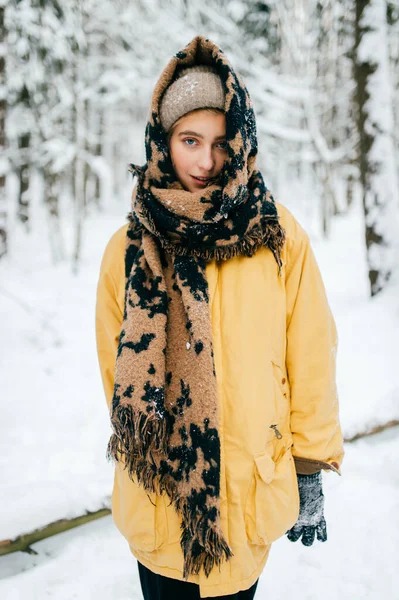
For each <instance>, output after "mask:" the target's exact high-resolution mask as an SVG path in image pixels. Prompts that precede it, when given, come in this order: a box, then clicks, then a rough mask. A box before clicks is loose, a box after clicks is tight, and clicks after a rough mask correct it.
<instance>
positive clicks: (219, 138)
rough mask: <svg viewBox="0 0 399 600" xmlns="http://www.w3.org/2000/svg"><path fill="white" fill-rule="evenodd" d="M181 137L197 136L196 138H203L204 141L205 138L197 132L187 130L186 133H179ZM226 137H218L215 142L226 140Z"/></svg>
mask: <svg viewBox="0 0 399 600" xmlns="http://www.w3.org/2000/svg"><path fill="white" fill-rule="evenodd" d="M180 135H195V137H199V138H201V139H204V136H203V135H201V134H200V133H197V132H196V131H189V130H185V131H181V132H180V133H179V136H180ZM225 137H226V136H225V135H218V136H217V137H216V138H215V140H224V138H225Z"/></svg>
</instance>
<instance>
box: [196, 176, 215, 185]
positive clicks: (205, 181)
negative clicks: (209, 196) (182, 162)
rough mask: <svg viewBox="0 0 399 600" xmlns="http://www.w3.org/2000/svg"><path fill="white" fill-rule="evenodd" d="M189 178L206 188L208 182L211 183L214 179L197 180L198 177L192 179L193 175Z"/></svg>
mask: <svg viewBox="0 0 399 600" xmlns="http://www.w3.org/2000/svg"><path fill="white" fill-rule="evenodd" d="M190 177H191V178H192V179H193V180H194V181H195V183H197V184H198V185H202V186H206V185H207V184H208V183H209V182H211V181H213V180H214V179H215V178H214V177H207V178H206V179H198V177H194V175H190Z"/></svg>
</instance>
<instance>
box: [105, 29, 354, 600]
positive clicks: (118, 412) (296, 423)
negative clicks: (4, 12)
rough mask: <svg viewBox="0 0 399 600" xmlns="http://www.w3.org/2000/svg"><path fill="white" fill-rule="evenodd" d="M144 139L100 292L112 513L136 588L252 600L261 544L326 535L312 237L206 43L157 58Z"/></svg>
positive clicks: (322, 320) (325, 388) (320, 343)
mask: <svg viewBox="0 0 399 600" xmlns="http://www.w3.org/2000/svg"><path fill="white" fill-rule="evenodd" d="M145 143H146V156H147V162H146V164H145V165H144V167H137V166H134V165H131V169H132V172H133V173H134V174H135V176H136V177H137V182H136V185H135V188H134V190H133V198H132V210H131V212H130V213H129V215H128V223H127V224H126V225H124V226H123V227H121V228H120V229H119V230H118V231H117V232H116V233H115V234H114V235H113V237H112V238H111V240H110V242H109V243H108V245H107V247H106V250H105V254H104V257H103V261H102V265H101V272H100V278H99V283H98V294H97V312H96V328H97V345H98V355H99V361H100V367H101V372H102V377H103V382H104V387H105V393H106V397H107V402H108V406H109V409H110V415H111V423H112V427H113V434H112V436H111V438H110V441H109V444H108V457H109V458H112V459H113V460H114V461H115V480H114V488H113V494H112V513H113V517H114V520H115V523H116V525H117V527H118V528H119V530H120V531H121V533H122V534H123V535H124V536H125V538H126V539H127V541H128V543H129V546H130V550H131V552H132V553H133V555H134V556H135V557H136V558H137V560H138V566H139V574H140V580H141V585H142V590H143V594H144V598H145V599H146V600H148V599H151V600H164V599H169V598H176V599H179V598H184V599H185V600H186V599H191V598H200V597H201V598H204V597H213V598H219V597H227V598H235V599H238V598H241V599H242V600H243V599H248V600H249V599H251V598H253V597H254V594H255V590H256V585H257V582H258V578H259V576H260V574H261V572H262V570H263V568H264V566H265V563H266V561H267V558H268V554H269V550H270V546H271V543H272V542H273V541H274V540H276V539H277V538H279V537H280V536H282V535H284V534H285V533H288V537H289V539H290V540H292V541H295V540H297V539H299V538H301V540H302V542H303V543H304V544H305V545H311V544H312V543H313V541H314V538H315V536H317V538H318V539H319V540H321V541H325V540H326V538H327V535H326V525H325V520H324V515H323V493H322V483H321V471H322V470H325V471H334V472H338V473H339V472H340V471H339V468H340V464H341V461H342V458H343V445H342V433H341V429H340V424H339V416H338V402H337V394H336V386H335V354H336V329H335V325H334V321H333V318H332V315H331V312H330V309H329V306H328V303H327V300H326V294H325V289H324V286H323V283H322V280H321V277H320V273H319V269H318V267H317V264H316V261H315V258H314V255H313V253H312V250H311V247H310V244H309V239H308V236H307V234H306V233H305V231H304V230H303V229H302V227H301V226H300V225H299V224H298V223H297V221H296V220H295V218H294V217H293V216H292V214H291V213H290V212H289V211H288V210H287V209H286V208H285V207H284V206H282V205H280V204H277V203H276V202H274V200H273V197H272V196H271V194H270V192H269V191H268V190H267V188H266V186H265V184H264V182H263V179H262V175H261V173H260V172H259V171H258V170H257V168H256V154H257V138H256V127H255V118H254V113H253V109H252V104H251V101H250V98H249V95H248V92H247V90H246V88H245V86H244V85H243V83H242V81H241V80H240V78H239V77H238V75H237V74H236V73H235V72H234V70H233V69H232V67H231V66H230V64H229V63H228V61H227V59H226V56H225V55H224V53H223V52H222V51H221V50H220V49H219V48H218V47H217V46H216V45H215V44H214V43H212V42H211V41H210V40H208V39H206V38H203V37H196V38H194V39H193V40H192V41H191V42H190V43H189V44H188V45H187V46H186V47H185V48H184V49H183V50H182V51H181V52H178V53H177V54H176V55H175V56H174V57H173V58H172V60H171V61H170V62H169V64H168V65H167V66H166V68H165V70H164V71H163V73H162V75H161V77H160V79H159V81H158V83H157V85H156V87H155V90H154V93H153V97H152V104H151V110H150V117H149V121H148V124H147V128H146V140H145Z"/></svg>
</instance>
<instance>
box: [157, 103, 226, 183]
mask: <svg viewBox="0 0 399 600" xmlns="http://www.w3.org/2000/svg"><path fill="white" fill-rule="evenodd" d="M169 150H170V155H171V158H172V163H173V166H174V169H175V173H176V176H177V178H178V180H179V181H180V183H181V184H182V186H183V188H184V189H185V190H187V191H189V192H196V191H198V190H200V189H202V188H205V187H206V186H207V185H209V184H210V183H212V182H213V180H215V179H216V178H217V177H218V175H219V174H220V172H221V170H222V168H223V164H224V162H225V160H226V159H227V150H226V118H225V115H224V113H222V112H220V113H219V112H209V111H206V110H196V111H194V112H191V113H188V114H187V115H184V117H182V118H181V119H179V120H178V121H177V123H176V125H175V126H174V129H173V132H172V135H171V137H170V140H169Z"/></svg>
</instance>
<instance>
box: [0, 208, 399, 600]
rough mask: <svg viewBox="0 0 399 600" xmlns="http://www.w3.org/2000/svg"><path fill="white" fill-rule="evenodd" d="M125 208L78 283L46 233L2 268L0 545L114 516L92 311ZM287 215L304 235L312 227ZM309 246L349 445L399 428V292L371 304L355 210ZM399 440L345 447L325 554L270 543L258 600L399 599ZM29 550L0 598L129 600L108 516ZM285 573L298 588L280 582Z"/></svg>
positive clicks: (96, 235) (92, 233) (88, 254)
mask: <svg viewBox="0 0 399 600" xmlns="http://www.w3.org/2000/svg"><path fill="white" fill-rule="evenodd" d="M127 210H128V206H126V205H125V204H120V205H117V206H116V207H115V213H114V214H113V215H110V214H107V215H106V214H96V215H92V216H91V217H90V219H89V221H88V222H87V223H86V225H85V227H86V232H85V238H84V239H85V244H84V248H83V257H82V263H81V268H80V272H79V273H78V274H77V275H73V274H72V272H71V267H70V265H69V264H61V265H58V266H57V267H56V268H54V266H53V265H52V264H51V262H50V260H49V258H48V249H47V241H46V240H45V239H44V240H43V235H44V232H45V231H46V228H47V225H44V226H42V227H41V229H39V230H37V232H36V233H32V234H31V237H30V239H26V236H25V235H19V236H18V237H17V238H16V243H15V244H14V249H13V256H12V261H4V260H3V261H1V263H0V315H1V316H0V330H1V340H0V389H1V390H2V393H3V394H2V397H3V407H2V412H3V414H2V419H1V421H0V498H1V511H0V540H4V539H12V538H14V537H16V536H17V535H19V534H22V533H27V532H29V531H32V530H34V529H36V528H39V527H42V526H44V525H46V524H48V523H49V522H51V521H54V520H57V519H60V518H72V517H74V516H77V515H80V514H82V513H84V512H85V511H86V510H90V511H94V510H96V509H99V508H101V507H102V506H109V499H110V493H111V489H112V474H113V469H112V465H110V464H108V463H107V462H106V460H105V449H106V444H107V441H108V437H109V434H110V427H109V422H108V412H107V408H106V402H105V398H104V393H103V389H102V384H101V379H100V373H99V369H98V365H97V356H96V349H95V336H94V307H95V291H96V283H97V277H98V271H99V264H100V260H101V256H102V253H103V250H104V248H105V245H106V243H107V241H108V239H109V237H110V236H111V235H112V233H113V232H114V231H115V230H116V229H117V228H118V227H119V226H120V225H121V224H123V223H124V220H125V214H126V212H127ZM291 210H293V212H294V214H295V215H296V216H297V217H298V218H299V220H300V221H301V222H302V223H303V225H304V226H305V228H306V226H307V223H306V219H304V218H300V217H301V215H300V214H298V213H297V212H296V211H295V209H294V208H293V207H291ZM309 231H310V232H311V233H312V227H311V226H309ZM66 237H67V239H68V236H66ZM69 237H70V234H69ZM312 243H313V247H314V250H315V253H316V256H317V259H318V262H319V264H320V268H321V271H322V274H323V278H324V280H325V283H326V287H327V291H328V297H329V300H330V303H331V306H332V309H333V312H334V316H335V318H336V321H337V326H338V333H339V351H338V389H339V393H340V406H341V420H342V425H343V430H344V434H345V435H346V436H352V435H353V434H354V433H357V432H359V431H364V430H366V429H369V428H371V427H373V426H374V425H376V424H379V423H383V422H385V421H388V420H390V419H399V402H398V400H399V372H398V369H397V364H396V363H397V350H396V348H397V339H398V338H399V318H398V317H399V311H398V304H397V298H398V297H399V290H398V289H397V288H396V289H395V288H394V287H392V288H391V289H388V290H386V291H385V292H384V293H382V294H380V295H379V296H378V297H377V298H375V299H374V300H372V301H371V300H370V299H369V298H368V290H367V279H366V275H367V274H366V271H365V262H364V247H363V237H362V224H361V219H360V215H359V211H358V210H356V208H354V210H353V211H352V212H351V214H350V215H348V216H343V217H340V218H336V219H335V221H334V223H333V228H332V233H331V237H330V240H329V241H328V242H326V241H325V240H322V239H320V238H319V237H317V236H315V235H312ZM395 359H396V360H395ZM395 435H396V437H395V436H394V435H393V434H392V437H387V438H381V436H377V437H376V438H375V440H376V441H372V440H371V439H370V440H368V441H367V442H358V443H356V445H351V446H348V447H347V457H346V459H345V462H344V466H343V474H344V476H343V477H342V478H338V477H337V478H335V479H332V478H330V477H326V479H325V481H326V489H327V490H328V494H326V502H327V510H328V514H329V515H330V516H329V522H330V523H331V525H330V540H329V542H328V544H326V545H325V546H321V545H318V550H315V549H310V550H309V549H302V548H301V547H299V546H297V545H292V546H291V544H290V543H289V542H287V541H286V540H282V541H280V542H278V543H276V545H275V549H274V551H273V553H272V555H271V558H270V561H269V565H270V568H268V569H267V570H266V571H265V574H264V576H263V577H262V585H261V588H260V589H261V590H263V591H264V594H265V597H269V596H271V595H272V596H273V597H274V599H276V598H279V597H280V598H283V597H286V596H287V595H288V594H291V595H292V594H294V593H295V594H296V596H298V594H297V591H296V585H299V584H301V586H302V588H303V589H302V592H301V594H300V598H301V600H302V599H304V598H309V599H310V598H312V599H313V598H314V599H316V598H319V597H320V589H322V590H323V592H322V593H323V598H331V599H332V598H338V597H341V598H348V599H349V598H351V599H352V598H355V599H357V598H363V597H364V598H380V597H385V598H387V599H391V598H392V599H393V598H394V597H395V595H394V593H393V592H390V591H389V590H390V589H392V590H393V589H395V587H396V593H397V589H398V583H399V581H398V575H397V574H396V571H395V568H394V564H396V563H395V555H396V556H397V555H398V546H397V544H396V540H395V539H394V532H395V531H396V532H397V531H398V530H399V528H398V518H397V516H396V514H395V513H394V511H393V505H394V503H396V505H398V490H399V481H398V476H397V469H395V468H394V467H393V459H392V458H391V457H392V456H396V455H397V454H398V449H399V448H398V447H399V441H398V440H399V437H398V434H397V433H396V434H395ZM377 440H378V441H377ZM395 544H396V546H395ZM34 548H35V549H36V551H37V552H39V555H38V556H36V557H35V556H28V555H23V554H20V553H18V554H14V555H10V556H7V557H2V558H0V572H3V577H4V579H2V580H1V581H0V596H1V597H2V598H3V597H4V598H7V600H8V599H9V598H10V599H12V598H19V597H21V598H22V597H23V598H39V597H40V598H42V597H54V598H57V599H62V598H82V599H83V598H85V599H87V598H99V599H101V597H102V595H103V596H104V598H105V597H106V596H107V597H108V598H115V599H118V600H119V599H124V598H130V597H134V596H132V595H131V594H134V593H135V592H134V590H135V589H136V590H137V574H136V567H135V564H134V563H132V560H131V558H130V554H129V551H128V549H127V547H126V545H125V543H124V540H123V538H121V536H120V534H119V533H118V532H117V531H116V530H115V528H114V526H113V525H112V522H111V519H110V518H105V519H102V520H100V521H98V522H96V523H93V524H89V525H86V526H83V527H80V528H78V529H76V530H74V531H71V532H67V533H64V534H62V535H60V536H57V537H55V538H52V539H50V540H45V541H43V542H41V543H38V544H35V546H34ZM287 561H289V562H290V564H292V568H293V577H292V578H287V577H286V575H285V574H286V569H287V566H286V565H287ZM34 565H36V566H35V568H33V566H34ZM20 571H23V573H21V574H19V575H17V574H18V573H20ZM13 573H14V574H15V575H13ZM381 573H384V578H383V580H382V577H381ZM390 579H391V583H389V580H390ZM394 581H396V585H395V586H394V585H393V582H394ZM391 584H392V588H390V587H389V586H390V585H391ZM135 586H136V587H135ZM381 590H382V591H383V592H384V593H385V596H384V595H383V594H382V593H380V592H381ZM24 591H29V593H26V594H25V593H24ZM306 594H308V595H306ZM362 594H363V595H362ZM378 594H380V595H378ZM136 597H139V596H136ZM259 597H260V598H261V597H262V594H261V593H259ZM396 597H397V596H396Z"/></svg>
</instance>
